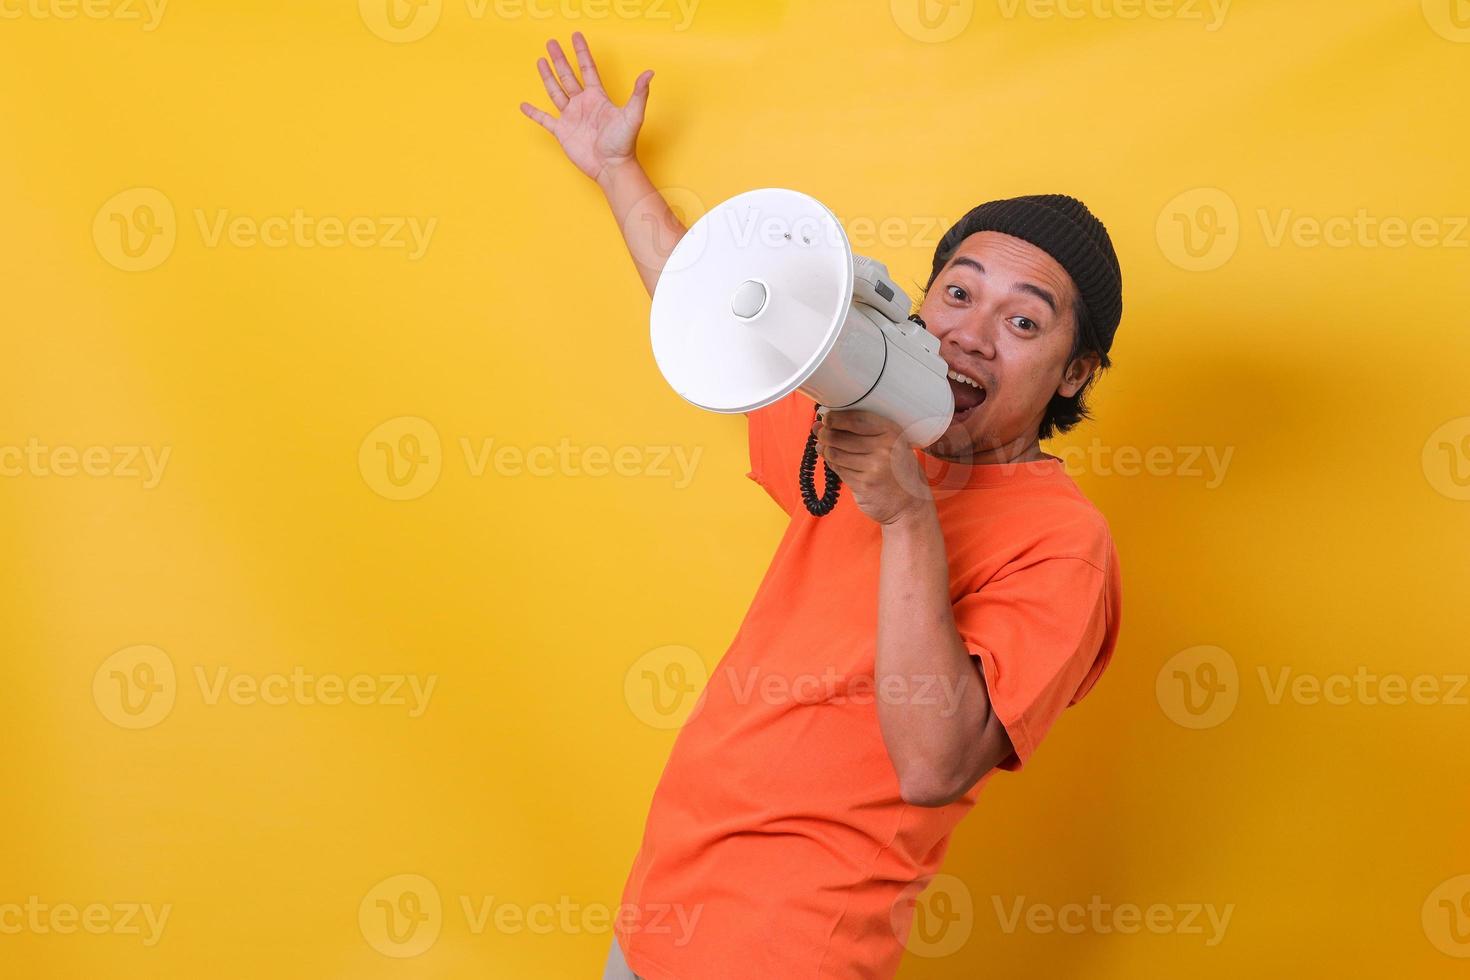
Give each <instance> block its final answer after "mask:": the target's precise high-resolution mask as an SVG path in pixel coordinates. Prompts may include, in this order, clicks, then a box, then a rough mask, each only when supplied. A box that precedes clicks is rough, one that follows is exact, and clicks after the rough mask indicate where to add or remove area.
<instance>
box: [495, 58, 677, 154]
mask: <svg viewBox="0 0 1470 980" xmlns="http://www.w3.org/2000/svg"><path fill="white" fill-rule="evenodd" d="M572 47H574V48H575V49H576V52H577V65H578V67H580V68H581V70H582V80H581V81H580V82H579V81H578V80H577V75H576V73H575V72H573V71H572V66H571V65H570V64H568V63H567V56H566V54H565V53H563V51H562V49H561V45H560V44H558V43H557V42H556V41H555V40H551V41H547V42H546V50H547V52H548V53H549V54H550V55H551V63H550V64H548V63H547V61H546V59H545V58H541V59H538V60H537V62H536V68H537V70H538V71H540V73H541V81H542V83H543V84H544V85H545V86H546V94H547V95H548V96H550V97H551V102H552V105H554V106H556V109H557V111H558V112H559V113H560V115H559V116H552V115H551V114H550V113H547V112H543V111H542V110H540V109H538V108H536V107H535V106H533V105H531V104H530V103H529V102H522V103H521V112H523V113H525V114H526V115H527V116H529V117H530V118H531V119H534V120H535V121H536V122H538V123H540V124H541V125H542V126H543V127H544V128H545V129H546V130H547V131H549V132H550V133H551V135H553V136H555V137H556V141H557V142H558V143H560V144H561V148H562V150H563V152H565V153H566V155H567V159H568V160H571V161H572V163H573V164H575V165H576V167H577V169H578V170H580V171H582V173H584V174H586V175H587V176H588V177H591V178H592V179H593V180H597V179H598V178H600V177H601V176H602V175H603V172H604V171H605V170H606V169H607V168H609V167H612V166H615V165H617V164H620V163H626V162H628V161H630V160H634V159H636V156H637V143H638V130H639V128H640V127H641V126H642V125H643V112H644V109H645V107H646V106H647V105H648V83H649V80H650V79H652V78H653V70H652V69H649V70H647V71H645V72H643V74H641V75H639V76H638V78H637V80H636V81H635V82H634V83H633V94H632V95H630V96H629V97H628V102H627V104H626V105H623V106H616V105H613V103H612V100H611V99H609V98H608V96H607V90H606V89H604V88H603V87H602V79H601V78H600V77H598V74H597V63H596V62H595V61H593V60H592V51H591V49H589V48H588V47H587V39H586V38H584V37H583V36H582V34H581V32H580V31H577V32H574V33H573V34H572ZM553 66H555V74H553V73H552V68H553Z"/></svg>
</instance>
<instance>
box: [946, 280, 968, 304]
mask: <svg viewBox="0 0 1470 980" xmlns="http://www.w3.org/2000/svg"><path fill="white" fill-rule="evenodd" d="M944 288H945V291H946V292H948V293H949V295H950V296H952V297H954V298H955V299H957V300H959V301H960V302H964V301H965V300H967V299H969V298H970V294H969V293H967V292H965V287H963V286H956V285H954V284H953V283H951V284H950V285H948V286H945V287H944ZM955 293H959V295H958V296H955Z"/></svg>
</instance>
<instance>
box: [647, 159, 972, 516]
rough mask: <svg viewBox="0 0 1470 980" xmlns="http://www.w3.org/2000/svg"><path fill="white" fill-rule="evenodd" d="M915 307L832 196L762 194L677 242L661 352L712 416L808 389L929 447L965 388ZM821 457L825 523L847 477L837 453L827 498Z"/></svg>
mask: <svg viewBox="0 0 1470 980" xmlns="http://www.w3.org/2000/svg"><path fill="white" fill-rule="evenodd" d="M909 306H910V301H909V297H908V296H907V295H906V294H905V293H904V291H903V290H902V289H900V288H899V287H898V285H897V284H896V283H894V281H893V280H892V278H890V277H889V275H888V269H887V268H886V267H885V266H884V265H883V263H881V262H877V261H875V260H873V259H870V258H865V257H863V256H861V255H854V254H853V251H852V247H851V245H850V244H849V243H848V240H847V233H846V232H844V231H843V229H842V225H841V223H840V222H838V220H837V217H836V215H834V214H833V213H832V212H831V211H830V210H828V209H827V208H826V206H824V205H823V204H822V203H821V202H820V201H818V200H817V199H816V198H813V197H810V196H808V195H806V194H802V193H801V192H799V191H793V190H787V189H785V188H779V187H768V188H762V189H760V190H753V191H747V192H746V193H744V194H738V195H736V196H735V197H732V198H730V199H729V200H728V201H724V202H722V203H720V204H718V205H716V206H715V207H714V208H712V209H710V211H709V212H708V213H706V214H705V215H703V216H702V217H701V218H700V219H699V220H698V221H696V222H695V223H694V224H693V225H692V226H690V228H689V230H688V232H686V233H685V235H684V237H683V238H681V239H680V240H679V242H678V244H677V245H675V246H674V250H673V251H672V252H671V253H670V254H669V258H668V261H667V262H666V263H665V264H664V268H663V271H662V272H661V273H660V275H659V279H658V283H657V284H656V285H655V287H654V294H653V308H652V313H651V316H650V321H651V324H650V325H651V333H652V338H653V356H654V360H655V361H657V362H658V368H659V371H660V372H662V374H663V376H664V378H665V380H667V381H668V383H669V384H670V385H671V386H672V387H673V389H674V391H676V392H678V394H679V395H680V396H681V397H682V398H684V399H685V400H686V401H688V402H690V403H692V404H694V405H698V406H699V407H700V408H703V409H707V410H708V411H711V412H724V413H727V414H732V415H733V414H735V413H737V412H750V411H754V410H755V409H758V408H761V407H763V406H765V405H769V404H771V403H772V402H775V401H778V400H780V399H781V398H784V397H785V396H786V395H789V394H790V393H791V392H793V391H797V390H800V391H801V392H803V393H804V394H806V395H807V396H808V397H809V398H811V399H812V401H814V402H816V403H817V415H818V416H822V415H825V413H826V412H827V411H829V410H831V409H861V410H864V411H870V412H875V413H877V414H879V415H882V416H884V417H885V418H888V419H892V420H893V421H894V422H896V423H898V425H899V426H900V427H901V428H902V429H903V433H904V436H905V438H907V439H908V441H909V442H910V443H912V444H913V445H915V446H920V447H922V446H928V445H930V444H932V443H933V442H935V441H936V440H937V439H938V438H939V437H940V436H942V435H943V434H944V432H945V430H946V429H948V428H949V424H950V421H951V419H952V417H953V415H954V393H953V391H952V390H951V388H950V386H949V381H948V376H947V371H948V367H947V365H946V364H945V363H944V360H943V359H942V358H940V356H939V339H938V338H937V337H935V336H934V335H933V334H931V333H929V331H928V330H927V329H926V328H925V327H924V323H923V321H922V320H920V319H919V318H918V317H917V316H912V317H911V316H910V315H909ZM815 464H816V437H815V436H811V437H809V438H808V439H807V446H806V452H805V454H804V456H803V459H802V465H801V470H800V473H799V482H800V484H801V490H802V498H803V500H804V501H805V503H806V507H807V510H808V511H810V512H811V513H812V514H814V515H816V516H818V517H820V516H822V515H824V514H826V513H828V512H829V511H831V509H832V508H833V507H834V506H836V503H837V495H838V491H839V490H840V488H841V481H840V480H839V479H838V477H837V474H836V473H834V472H832V470H831V469H830V468H826V464H825V461H824V463H823V466H824V469H825V470H826V472H825V479H826V487H825V491H824V493H823V495H822V497H821V498H818V497H817V496H816V493H815V488H814V487H813V486H812V476H813V473H814V471H815V469H816V465H815Z"/></svg>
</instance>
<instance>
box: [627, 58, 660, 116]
mask: <svg viewBox="0 0 1470 980" xmlns="http://www.w3.org/2000/svg"><path fill="white" fill-rule="evenodd" d="M652 80H653V69H652V68H650V69H648V70H647V71H645V72H644V73H643V74H641V75H639V76H638V79H637V81H635V82H634V83H633V94H632V95H630V96H628V104H627V105H625V106H623V112H624V113H625V114H626V115H627V117H628V121H629V122H631V123H632V124H633V125H634V126H641V125H643V111H644V109H646V108H647V107H648V83H649V82H650V81H652Z"/></svg>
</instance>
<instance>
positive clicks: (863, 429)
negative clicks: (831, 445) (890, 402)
mask: <svg viewBox="0 0 1470 980" xmlns="http://www.w3.org/2000/svg"><path fill="white" fill-rule="evenodd" d="M827 425H828V426H829V427H830V428H832V429H837V430H840V431H845V432H856V433H858V434H859V435H865V436H876V435H879V434H881V433H883V432H885V431H886V430H887V428H888V426H887V419H885V418H883V416H881V415H875V414H874V413H872V412H864V411H862V410H861V409H846V410H843V411H835V412H828V413H827Z"/></svg>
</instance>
